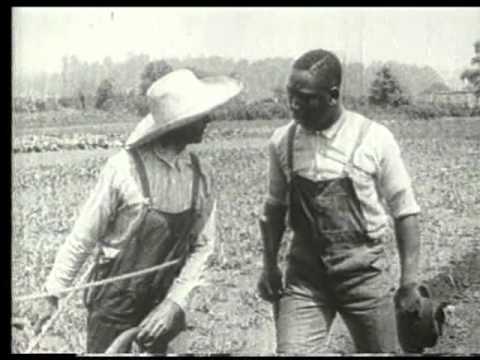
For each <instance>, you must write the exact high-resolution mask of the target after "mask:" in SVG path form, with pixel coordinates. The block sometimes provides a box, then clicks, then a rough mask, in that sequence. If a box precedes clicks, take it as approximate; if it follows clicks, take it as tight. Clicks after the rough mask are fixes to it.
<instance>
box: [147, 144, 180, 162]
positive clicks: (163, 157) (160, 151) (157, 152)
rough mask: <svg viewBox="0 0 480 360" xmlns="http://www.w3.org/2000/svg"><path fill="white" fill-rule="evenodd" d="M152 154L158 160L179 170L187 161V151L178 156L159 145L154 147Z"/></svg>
mask: <svg viewBox="0 0 480 360" xmlns="http://www.w3.org/2000/svg"><path fill="white" fill-rule="evenodd" d="M152 153H153V155H154V156H155V157H156V158H157V159H158V160H160V161H162V162H164V163H165V164H167V165H168V166H169V167H171V168H179V165H180V164H181V163H183V162H185V161H186V160H187V156H186V151H185V150H184V151H182V152H181V153H179V154H178V153H176V152H175V151H173V150H172V149H169V148H164V147H162V146H160V145H157V146H153V147H152Z"/></svg>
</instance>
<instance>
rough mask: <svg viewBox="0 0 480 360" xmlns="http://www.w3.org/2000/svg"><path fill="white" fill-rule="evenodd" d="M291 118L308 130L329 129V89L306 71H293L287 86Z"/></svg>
mask: <svg viewBox="0 0 480 360" xmlns="http://www.w3.org/2000/svg"><path fill="white" fill-rule="evenodd" d="M287 93H288V100H289V105H290V110H291V111H292V115H293V118H294V119H295V120H296V121H297V122H299V123H300V124H301V125H302V126H303V127H305V128H307V129H310V130H323V129H326V128H327V127H329V126H330V125H331V124H330V120H331V119H330V117H329V116H327V115H328V114H329V113H330V112H331V110H332V109H331V105H330V101H331V96H330V89H328V87H327V86H324V84H322V80H321V79H316V78H315V77H314V76H312V75H311V74H310V73H309V72H308V71H306V70H298V69H293V70H292V72H291V74H290V78H289V79H288V85H287Z"/></svg>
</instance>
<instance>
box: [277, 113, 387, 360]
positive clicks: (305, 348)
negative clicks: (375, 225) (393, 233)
mask: <svg viewBox="0 0 480 360" xmlns="http://www.w3.org/2000/svg"><path fill="white" fill-rule="evenodd" d="M369 125H370V121H366V122H365V123H364V124H363V126H362V129H361V131H360V134H359V136H358V138H357V141H356V144H355V146H354V147H353V151H352V152H351V155H350V159H349V160H348V162H347V163H346V165H345V167H344V170H343V174H342V175H341V176H340V177H338V178H334V179H329V180H324V181H312V180H310V179H307V178H305V177H302V176H300V175H298V174H296V173H294V171H293V141H294V137H295V131H296V127H297V124H294V125H293V126H292V127H291V128H290V129H289V133H288V140H287V168H288V171H289V173H290V182H289V223H290V227H291V228H292V230H293V233H294V236H293V239H292V241H291V243H290V249H289V252H288V255H287V268H286V272H285V292H284V295H283V296H282V298H281V299H280V301H279V317H278V319H277V351H278V352H286V353H297V354H305V353H322V352H325V351H326V348H325V345H326V339H327V335H328V332H329V331H330V327H331V324H332V322H333V319H334V317H335V316H336V313H337V312H338V313H340V315H341V316H342V318H343V320H344V321H345V324H346V325H347V327H348V329H349V331H350V333H351V335H352V338H353V341H354V343H355V346H356V348H357V351H359V352H370V353H374V352H395V350H396V326H395V318H394V307H393V300H392V295H393V287H392V286H393V282H392V278H391V277H390V276H389V274H388V272H387V271H386V268H387V259H386V253H385V251H384V247H383V245H382V243H381V241H379V240H374V239H372V238H370V237H369V236H368V233H367V230H366V222H365V218H364V215H363V213H362V209H361V206H360V201H359V199H358V196H357V194H356V191H355V188H354V184H353V181H352V177H351V175H350V171H352V170H350V169H352V168H353V166H352V164H353V158H354V155H355V152H356V150H357V149H358V148H359V147H360V145H361V143H362V140H363V138H364V136H365V134H366V133H367V131H368V127H369Z"/></svg>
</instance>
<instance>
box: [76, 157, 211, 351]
mask: <svg viewBox="0 0 480 360" xmlns="http://www.w3.org/2000/svg"><path fill="white" fill-rule="evenodd" d="M131 155H132V156H133V160H134V163H135V167H136V170H137V172H138V174H139V178H140V182H141V189H142V193H143V196H144V198H146V199H148V200H149V201H147V204H145V205H143V208H142V209H141V211H140V213H139V215H138V217H137V218H136V219H135V221H134V222H133V225H132V227H131V230H130V232H129V234H128V238H127V243H126V244H125V246H124V247H123V248H122V249H121V250H120V252H119V253H118V255H117V256H116V257H115V258H113V259H105V257H103V256H102V254H100V256H99V257H98V259H97V263H96V266H95V268H94V271H93V272H92V277H91V279H90V281H96V280H101V279H105V278H107V277H113V276H118V275H122V274H126V273H130V272H133V271H137V270H141V269H145V268H149V267H151V266H155V265H159V264H162V263H165V262H168V261H172V260H176V259H181V260H180V262H179V263H177V264H175V265H173V266H170V267H168V268H166V269H162V270H159V271H158V272H153V273H148V274H145V275H141V276H138V277H134V278H130V279H125V280H121V281H117V282H113V283H109V284H105V285H103V286H99V287H96V288H92V289H91V291H88V292H86V293H85V305H86V307H87V309H88V320H87V352H89V353H103V352H105V350H106V349H107V348H108V347H109V346H110V344H111V343H112V341H113V340H114V339H115V338H116V337H117V336H118V335H119V334H120V333H122V332H123V331H124V330H126V329H129V328H131V327H134V326H137V325H138V324H139V323H140V322H141V321H142V320H143V319H144V318H145V317H146V316H147V315H148V313H149V312H150V311H151V310H152V309H153V308H154V307H155V306H156V305H157V304H159V303H160V302H162V300H163V299H164V298H165V296H166V295H167V293H168V290H169V288H170V286H171V285H172V283H173V281H174V279H175V277H176V276H177V275H178V274H179V272H180V270H181V268H182V267H183V265H184V264H185V261H186V259H187V257H188V255H189V253H190V251H191V246H192V243H193V241H195V239H196V237H197V236H198V234H196V233H194V232H193V229H195V228H198V227H197V226H194V225H195V224H196V225H198V221H201V220H202V211H201V209H197V207H198V206H197V198H198V189H199V180H200V177H201V172H200V168H199V164H198V159H197V158H196V156H195V155H194V154H191V160H192V165H193V185H192V200H191V206H190V208H189V209H187V210H185V211H182V212H179V213H167V212H163V211H161V210H158V209H156V208H154V207H153V206H152V204H151V201H150V200H151V198H150V187H149V182H148V178H147V175H146V171H145V167H144V164H143V161H142V159H141V158H140V156H139V154H138V153H137V152H136V151H135V150H133V151H131ZM184 328H185V315H184V314H182V321H181V323H178V324H175V326H174V329H172V331H171V333H170V334H168V336H167V338H166V339H161V341H158V344H155V348H154V349H153V352H155V353H164V352H165V351H166V348H167V345H168V342H169V341H171V340H172V339H173V338H174V337H175V336H176V335H178V333H179V332H181V331H182V330H184ZM149 350H152V349H149Z"/></svg>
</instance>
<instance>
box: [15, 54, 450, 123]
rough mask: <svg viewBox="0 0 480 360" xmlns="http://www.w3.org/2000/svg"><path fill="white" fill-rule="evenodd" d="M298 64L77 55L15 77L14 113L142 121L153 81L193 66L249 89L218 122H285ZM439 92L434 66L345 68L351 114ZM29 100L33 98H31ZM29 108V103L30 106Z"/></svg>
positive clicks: (441, 84)
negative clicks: (94, 112) (56, 66)
mask: <svg viewBox="0 0 480 360" xmlns="http://www.w3.org/2000/svg"><path fill="white" fill-rule="evenodd" d="M292 62H293V59H288V58H269V59H263V60H258V61H252V62H249V61H247V60H232V59H227V58H222V57H218V56H213V57H197V58H187V59H182V60H180V59H161V60H155V59H154V60H151V59H150V57H149V56H148V55H130V56H129V57H128V58H127V59H126V60H125V61H123V62H113V61H112V59H111V58H108V57H107V58H105V59H104V61H103V62H102V63H99V62H95V63H87V62H82V61H80V60H78V59H77V58H76V57H75V56H71V57H64V58H63V66H62V72H61V73H60V74H49V75H47V74H39V75H36V76H33V77H30V78H22V77H19V76H15V74H14V78H13V94H14V104H13V107H14V111H15V110H16V111H25V108H28V109H29V110H28V111H35V110H36V111H43V110H48V109H51V108H52V107H58V106H62V107H74V108H79V109H85V108H91V107H94V108H96V109H100V110H106V111H111V110H122V111H127V112H132V113H135V114H137V115H139V116H144V115H145V114H146V113H148V106H147V101H146V97H145V93H146V91H147V89H148V87H149V86H150V85H151V84H152V83H153V81H155V80H156V79H158V78H160V77H161V76H163V75H165V74H166V73H168V72H170V71H172V70H173V69H178V68H189V69H191V70H192V71H194V72H195V73H196V74H197V76H199V77H204V76H209V75H218V74H226V75H230V76H233V77H235V78H238V79H240V80H241V81H242V82H243V83H244V85H245V88H244V91H243V92H242V93H241V95H240V96H238V97H236V98H235V99H233V100H232V101H230V102H229V103H228V104H226V105H224V106H222V107H221V108H219V109H217V110H216V111H215V112H214V114H213V116H214V118H217V119H246V120H249V119H259V118H263V119H273V118H287V117H289V116H290V114H289V110H288V99H287V96H286V91H285V84H286V81H287V77H288V74H289V71H290V68H291V64H292ZM436 89H448V87H447V86H446V85H445V83H444V82H443V80H442V78H441V77H440V76H439V74H438V73H437V72H436V71H435V70H433V69H432V68H431V67H428V66H424V67H418V66H415V65H405V64H400V63H396V62H388V63H373V64H371V65H369V66H367V67H364V65H363V64H361V63H351V64H346V65H345V66H344V80H343V89H342V96H343V98H344V101H345V102H346V103H347V106H350V107H351V108H353V109H359V110H360V109H363V110H365V109H364V108H365V107H366V106H377V107H378V106H380V107H390V108H391V107H393V108H397V107H403V108H405V106H407V105H409V104H410V105H411V106H413V105H412V104H413V103H415V97H416V96H418V95H419V94H422V93H424V92H426V91H434V90H436ZM31 94H34V95H33V96H31V97H30V96H29V95H31ZM42 94H43V96H41V95H42ZM53 94H55V95H57V96H56V97H55V96H53ZM58 94H60V96H58ZM18 98H22V99H23V102H22V101H18ZM39 98H43V101H40V100H39ZM25 99H27V101H25ZM26 103H28V104H29V105H28V106H25V104H26Z"/></svg>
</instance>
